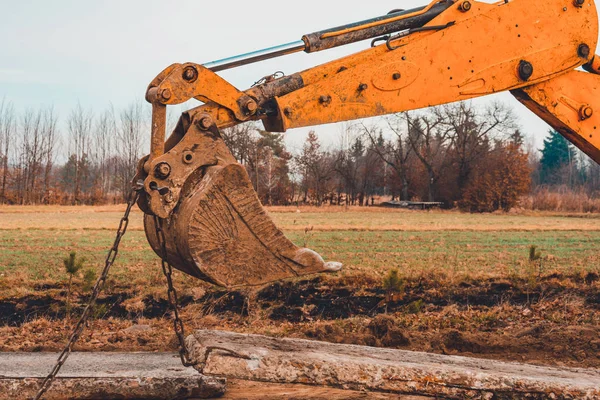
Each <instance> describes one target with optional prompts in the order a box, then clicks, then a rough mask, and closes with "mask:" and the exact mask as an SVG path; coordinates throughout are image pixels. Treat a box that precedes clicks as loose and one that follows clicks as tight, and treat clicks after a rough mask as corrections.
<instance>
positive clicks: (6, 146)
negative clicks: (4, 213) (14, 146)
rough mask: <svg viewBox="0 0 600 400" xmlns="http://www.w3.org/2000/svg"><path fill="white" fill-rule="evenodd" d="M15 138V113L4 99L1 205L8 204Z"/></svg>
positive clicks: (0, 111) (0, 108)
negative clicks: (12, 147)
mask: <svg viewBox="0 0 600 400" xmlns="http://www.w3.org/2000/svg"><path fill="white" fill-rule="evenodd" d="M14 136H15V112H14V107H13V105H12V104H11V103H8V102H6V99H2V103H0V171H2V176H1V177H0V179H1V182H0V203H2V204H4V203H6V202H7V198H6V188H7V184H8V177H9V175H8V174H9V170H8V166H9V165H8V159H9V157H10V150H11V143H12V142H13V137H14Z"/></svg>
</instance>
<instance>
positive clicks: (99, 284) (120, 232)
mask: <svg viewBox="0 0 600 400" xmlns="http://www.w3.org/2000/svg"><path fill="white" fill-rule="evenodd" d="M138 197H139V193H138V191H137V188H134V189H133V190H132V191H131V193H129V198H128V200H127V209H126V210H125V214H124V215H123V218H121V222H120V223H119V228H118V229H117V236H116V237H115V241H114V243H113V245H112V248H111V249H110V251H109V252H108V254H107V256H106V261H105V263H104V269H103V270H102V274H101V275H100V277H99V278H98V280H97V281H96V284H95V285H94V288H93V290H92V296H91V297H90V301H89V302H88V304H87V306H86V307H85V309H84V310H83V314H81V317H80V318H79V321H78V322H77V325H76V326H75V329H73V333H72V334H71V337H70V339H69V342H68V343H67V345H66V346H65V348H64V349H63V351H62V353H61V354H60V356H59V357H58V360H57V361H56V364H55V365H54V368H52V372H50V373H49V374H48V376H47V377H46V379H44V382H42V386H41V387H40V390H39V391H38V393H37V395H36V396H35V400H40V399H41V398H42V396H43V395H44V394H45V393H46V392H47V391H48V389H50V386H51V385H52V383H53V382H54V379H56V375H57V374H58V372H59V371H60V369H61V368H62V366H63V364H64V363H65V362H66V361H67V358H69V355H71V351H73V346H74V345H75V343H76V342H77V340H78V339H79V337H80V336H81V333H82V332H83V328H84V327H85V325H86V323H87V321H88V318H89V317H90V313H91V311H92V309H93V307H94V305H95V304H96V300H98V295H99V294H100V292H101V291H102V289H103V288H104V284H105V283H106V279H107V278H108V273H109V272H110V268H111V267H112V266H113V264H114V262H115V259H116V258H117V254H118V253H119V245H120V244H121V239H123V236H125V233H126V232H127V226H128V225H129V214H130V213H131V209H132V208H133V206H134V205H135V204H136V203H137V200H138Z"/></svg>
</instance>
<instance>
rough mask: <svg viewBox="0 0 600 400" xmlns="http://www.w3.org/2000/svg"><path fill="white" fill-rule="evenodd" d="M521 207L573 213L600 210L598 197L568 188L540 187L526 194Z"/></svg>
mask: <svg viewBox="0 0 600 400" xmlns="http://www.w3.org/2000/svg"><path fill="white" fill-rule="evenodd" d="M522 205H523V207H525V208H526V209H528V210H537V211H560V212H573V213H598V212H600V198H595V197H592V196H590V195H588V194H587V193H586V192H585V191H583V190H580V191H572V190H569V189H555V190H550V189H548V188H542V189H539V190H537V191H536V192H535V193H534V194H531V195H529V196H526V197H525V198H524V199H523V201H522Z"/></svg>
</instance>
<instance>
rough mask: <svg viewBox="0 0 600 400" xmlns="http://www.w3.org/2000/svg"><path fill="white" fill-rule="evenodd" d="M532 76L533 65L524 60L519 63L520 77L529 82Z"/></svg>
mask: <svg viewBox="0 0 600 400" xmlns="http://www.w3.org/2000/svg"><path fill="white" fill-rule="evenodd" d="M532 75H533V65H532V64H531V63H530V62H529V61H525V60H522V61H521V62H520V63H519V77H520V78H521V79H522V80H524V81H528V80H529V78H531V76H532Z"/></svg>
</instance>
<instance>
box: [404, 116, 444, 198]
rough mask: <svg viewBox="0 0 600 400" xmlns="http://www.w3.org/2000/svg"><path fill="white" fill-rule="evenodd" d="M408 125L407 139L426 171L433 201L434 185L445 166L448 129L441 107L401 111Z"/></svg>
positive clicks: (429, 193)
mask: <svg viewBox="0 0 600 400" xmlns="http://www.w3.org/2000/svg"><path fill="white" fill-rule="evenodd" d="M403 116H404V118H405V120H406V123H407V125H408V141H409V143H410V145H411V148H412V150H413V152H414V153H415V155H416V156H417V158H418V159H419V160H420V161H421V163H422V164H423V166H424V167H425V170H426V171H427V187H428V197H429V201H435V196H436V195H435V187H436V184H437V182H438V180H439V178H440V172H441V171H442V170H443V169H444V168H445V167H446V166H447V154H448V152H447V146H446V145H447V141H448V138H449V135H450V130H449V129H448V128H447V127H445V126H444V115H443V113H442V110H441V108H439V107H437V108H433V109H432V110H431V111H430V112H428V113H426V114H422V115H418V114H417V115H415V116H413V114H411V113H408V112H406V113H403Z"/></svg>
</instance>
